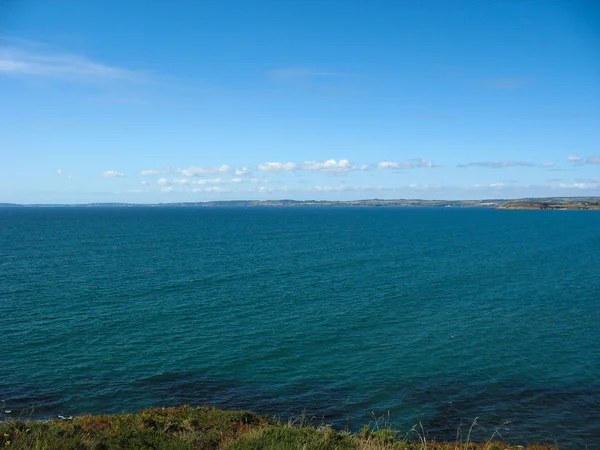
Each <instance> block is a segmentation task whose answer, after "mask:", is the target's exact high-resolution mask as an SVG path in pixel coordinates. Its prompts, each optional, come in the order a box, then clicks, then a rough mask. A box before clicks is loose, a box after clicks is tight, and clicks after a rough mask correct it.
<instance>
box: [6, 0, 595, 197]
mask: <svg viewBox="0 0 600 450" xmlns="http://www.w3.org/2000/svg"><path fill="white" fill-rule="evenodd" d="M598 195H600V2H598V1H595V0H540V1H536V0H503V1H486V0H469V1H466V0H394V1H384V0H344V1H341V0H340V1H329V0H319V1H316V0H303V1H295V0H279V1H270V0H244V1H242V0H239V1H228V0H219V1H208V0H204V1H184V0H180V1H173V2H171V1H160V0H156V1H136V0H127V1H116V0H104V1H100V0H98V1H82V0H75V1H54V0H41V1H38V0H0V202H13V203H90V202H130V203H158V202H163V203H165V202H197V201H211V200H246V199H247V200H254V199H256V200H265V199H297V200H308V199H315V200H353V199H369V198H380V199H393V198H420V199H486V198H523V197H547V196H598Z"/></svg>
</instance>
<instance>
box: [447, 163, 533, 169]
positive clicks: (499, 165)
mask: <svg viewBox="0 0 600 450" xmlns="http://www.w3.org/2000/svg"><path fill="white" fill-rule="evenodd" d="M531 166H533V164H532V163H530V162H527V161H484V162H470V163H466V164H459V165H458V167H462V168H465V167H488V168H491V169H502V168H505V167H531Z"/></svg>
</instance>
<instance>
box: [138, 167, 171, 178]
mask: <svg viewBox="0 0 600 450" xmlns="http://www.w3.org/2000/svg"><path fill="white" fill-rule="evenodd" d="M161 173H165V172H164V171H162V170H153V169H146V170H141V171H140V175H143V176H145V177H153V176H155V175H160V174H161Z"/></svg>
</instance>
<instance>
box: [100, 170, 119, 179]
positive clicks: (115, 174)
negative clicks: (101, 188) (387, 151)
mask: <svg viewBox="0 0 600 450" xmlns="http://www.w3.org/2000/svg"><path fill="white" fill-rule="evenodd" d="M100 175H102V176H103V177H104V178H123V177H124V176H125V174H124V173H121V172H115V171H114V170H107V171H106V172H102V173H101V174H100Z"/></svg>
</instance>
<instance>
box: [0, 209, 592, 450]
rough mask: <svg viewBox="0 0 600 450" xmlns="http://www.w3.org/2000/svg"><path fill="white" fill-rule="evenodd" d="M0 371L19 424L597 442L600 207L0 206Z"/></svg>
mask: <svg viewBox="0 0 600 450" xmlns="http://www.w3.org/2000/svg"><path fill="white" fill-rule="evenodd" d="M0 358H1V362H0V400H4V401H5V408H6V409H11V410H12V413H11V414H10V415H11V416H14V415H15V414H18V413H19V412H20V411H22V410H24V409H26V408H30V407H31V406H32V405H34V406H35V408H34V410H33V413H32V412H31V410H28V412H27V413H26V414H32V415H33V417H38V418H42V417H49V416H52V415H56V414H82V413H117V412H122V411H137V410H139V409H141V408H144V407H148V406H160V405H178V404H181V403H188V404H192V405H198V404H211V405H215V406H219V407H227V408H246V409H251V410H254V411H257V412H259V413H265V414H270V415H277V416H279V417H281V418H282V419H285V418H288V417H290V416H298V415H300V414H302V412H303V410H305V411H306V413H307V414H308V415H309V416H314V417H316V420H317V421H319V422H320V421H321V420H324V421H325V422H328V423H332V424H334V425H335V426H336V427H338V428H346V427H347V428H349V429H350V430H356V429H357V428H360V427H361V426H362V425H364V424H366V423H368V422H369V421H370V420H373V417H374V416H375V417H380V416H382V415H385V416H386V417H387V415H388V412H389V417H390V420H391V422H392V424H393V426H394V427H395V428H396V429H398V430H401V431H402V432H403V433H408V432H409V431H410V429H411V427H412V426H413V425H416V424H419V423H422V425H423V428H424V429H425V430H427V432H428V434H429V437H430V438H431V437H436V438H438V439H454V438H455V437H456V434H457V429H458V428H459V427H461V423H462V429H463V431H465V429H468V428H469V426H470V425H471V423H472V422H473V420H475V418H476V417H477V418H478V420H477V425H476V426H475V427H474V428H473V432H472V438H473V437H474V438H475V439H488V438H489V437H490V436H491V435H492V433H493V432H494V430H495V429H496V428H497V427H499V431H500V432H501V434H502V436H503V438H504V439H505V440H507V441H513V442H521V443H527V442H534V441H546V442H557V443H559V444H561V446H562V447H564V448H570V447H583V446H586V445H587V446H588V447H589V448H600V213H597V212H593V211H590V212H588V211H494V210H486V209H452V208H444V209H400V208H250V209H227V208H221V209H219V208H189V209H188V208H149V207H135V208H20V209H19V208H4V209H0ZM4 416H6V414H4ZM506 422H510V423H506ZM419 428H420V426H419ZM415 437H416V436H415Z"/></svg>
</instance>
